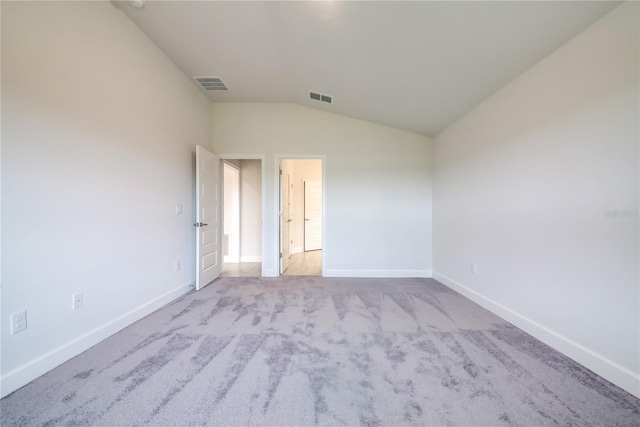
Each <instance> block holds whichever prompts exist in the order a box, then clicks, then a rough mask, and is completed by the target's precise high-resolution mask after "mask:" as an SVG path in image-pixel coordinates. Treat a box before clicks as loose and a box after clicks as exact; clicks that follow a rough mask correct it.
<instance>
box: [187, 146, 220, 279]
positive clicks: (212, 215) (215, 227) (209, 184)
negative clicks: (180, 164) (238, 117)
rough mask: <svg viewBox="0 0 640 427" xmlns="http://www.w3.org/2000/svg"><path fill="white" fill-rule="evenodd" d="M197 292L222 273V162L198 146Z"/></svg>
mask: <svg viewBox="0 0 640 427" xmlns="http://www.w3.org/2000/svg"><path fill="white" fill-rule="evenodd" d="M196 165H197V166H196V188H197V191H196V223H195V224H194V225H195V226H196V230H197V233H196V236H197V237H196V290H198V289H202V288H203V287H205V286H206V285H208V284H209V283H211V282H212V281H214V280H215V279H216V278H217V277H218V276H220V273H221V272H222V262H221V258H222V250H221V242H220V239H221V236H222V221H221V220H220V217H221V215H220V210H221V209H220V208H221V206H220V205H221V203H220V192H221V186H222V185H221V184H222V183H221V181H222V179H221V176H222V173H221V167H220V158H219V157H218V156H216V155H215V154H213V153H212V152H210V151H208V150H207V149H205V148H203V147H201V146H199V145H198V146H196Z"/></svg>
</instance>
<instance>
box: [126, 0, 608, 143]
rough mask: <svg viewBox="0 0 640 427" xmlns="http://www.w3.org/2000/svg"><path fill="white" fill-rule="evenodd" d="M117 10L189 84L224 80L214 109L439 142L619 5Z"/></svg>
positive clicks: (222, 5) (229, 5)
mask: <svg viewBox="0 0 640 427" xmlns="http://www.w3.org/2000/svg"><path fill="white" fill-rule="evenodd" d="M118 4H119V6H120V7H121V8H122V9H123V10H124V11H125V13H127V15H129V16H130V17H131V19H132V20H133V21H134V22H135V23H136V24H137V25H138V26H139V27H140V28H141V29H142V30H143V31H144V32H145V33H146V34H147V35H148V36H149V37H150V38H151V39H152V40H153V41H154V42H155V43H156V44H157V45H158V46H159V47H160V48H161V49H162V50H163V51H164V52H165V53H166V54H167V55H168V56H169V57H170V58H171V59H172V60H173V61H175V63H176V64H177V65H178V66H179V67H180V68H181V69H182V70H183V71H184V72H185V73H186V74H187V75H188V76H191V77H207V76H215V77H220V78H222V80H223V81H224V82H225V83H226V85H227V86H228V88H229V90H228V91H210V92H207V95H208V96H209V97H210V98H211V100H212V101H214V102H293V103H298V104H302V105H306V106H309V107H313V108H318V109H322V110H327V111H331V112H334V113H337V114H343V115H346V116H349V117H354V118H358V119H363V120H367V121H371V122H375V123H380V124H384V125H387V126H392V127H396V128H400V129H405V130H409V131H413V132H417V133H421V134H425V135H435V134H437V133H438V132H440V131H441V130H443V129H444V128H445V127H446V126H447V125H449V124H450V123H452V122H453V121H455V120H456V119H457V118H459V117H460V116H462V115H463V114H464V113H465V112H467V111H468V110H470V109H471V108H473V107H474V106H476V105H478V104H479V103H480V102H482V101H483V100H484V99H486V98H487V97H489V96H490V95H491V94H493V93H494V92H495V91H497V90H498V89H500V88H501V87H503V86H504V85H506V84H507V83H509V82H510V81H511V80H513V79H514V78H515V77H517V76H518V75H520V74H521V73H523V72H524V71H526V70H527V69H528V68H530V67H531V66H532V65H534V64H535V63H536V62H538V61H539V60H541V59H542V58H544V57H545V56H547V55H548V54H550V53H551V52H553V51H554V50H555V49H557V48H558V47H560V46H561V45H562V44H564V43H565V42H566V41H568V40H569V39H570V38H572V37H573V36H575V35H576V34H578V33H579V32H580V31H582V30H583V29H584V28H586V27H587V26H589V25H590V24H591V23H593V22H594V21H596V20H597V19H598V18H600V17H601V16H603V15H604V14H606V13H607V12H609V11H610V10H612V9H613V8H614V7H616V6H617V5H618V4H619V2H608V1H603V2H581V1H567V2H564V1H532V2H524V1H523V2H519V1H518V2H506V1H496V2H490V1H479V2H454V1H450V2H399V1H386V2H367V1H354V2H342V1H314V2H276V1H273V2H212V1H209V2H206V1H205V2H191V1H167V2H160V1H147V2H146V4H145V5H144V6H143V7H142V8H135V7H133V6H132V5H131V4H129V2H128V1H123V2H119V3H118ZM309 91H316V92H320V93H323V94H327V95H331V96H333V103H332V104H327V103H323V102H318V101H314V100H311V99H310V98H309Z"/></svg>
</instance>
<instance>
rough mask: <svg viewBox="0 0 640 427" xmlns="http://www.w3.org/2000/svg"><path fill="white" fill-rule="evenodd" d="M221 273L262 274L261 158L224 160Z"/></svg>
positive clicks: (254, 275) (242, 275) (240, 275)
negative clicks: (222, 258)
mask: <svg viewBox="0 0 640 427" xmlns="http://www.w3.org/2000/svg"><path fill="white" fill-rule="evenodd" d="M223 187H224V191H223V224H224V232H223V238H222V253H223V255H224V264H223V267H222V274H221V276H223V277H224V276H226V277H229V276H233V277H260V276H262V161H261V160H260V159H225V160H224V185H223Z"/></svg>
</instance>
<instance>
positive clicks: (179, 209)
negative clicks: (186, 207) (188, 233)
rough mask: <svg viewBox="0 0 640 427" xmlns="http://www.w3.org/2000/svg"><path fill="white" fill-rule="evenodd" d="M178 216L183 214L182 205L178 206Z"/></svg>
mask: <svg viewBox="0 0 640 427" xmlns="http://www.w3.org/2000/svg"><path fill="white" fill-rule="evenodd" d="M176 214H177V215H180V214H182V205H176Z"/></svg>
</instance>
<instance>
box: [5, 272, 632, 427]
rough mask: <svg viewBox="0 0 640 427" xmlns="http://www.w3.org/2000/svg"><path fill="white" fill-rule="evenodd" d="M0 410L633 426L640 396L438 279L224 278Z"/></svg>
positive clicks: (115, 417) (217, 421)
mask: <svg viewBox="0 0 640 427" xmlns="http://www.w3.org/2000/svg"><path fill="white" fill-rule="evenodd" d="M0 405H1V411H2V413H1V416H0V422H1V424H2V425H3V426H10V425H11V426H14V425H29V426H32V425H47V426H49V425H108V426H115V425H127V426H130V425H145V424H146V425H191V424H198V425H203V424H206V425H220V426H235V425H271V426H283V425H295V426H303V425H349V426H356V425H366V426H375V425H383V426H400V425H420V426H425V425H437V426H444V425H448V426H451V425H454V426H457V425H465V426H469V425H473V426H477V425H491V426H495V425H527V426H531V425H545V426H550V425H563V426H569V425H578V426H614V425H621V426H622V425H636V426H637V425H638V424H639V422H640V400H638V399H636V398H635V397H633V396H631V395H630V394H628V393H626V392H624V391H622V390H620V389H619V388H617V387H616V386H614V385H612V384H611V383H609V382H607V381H605V380H604V379H602V378H600V377H598V376H597V375H595V374H593V373H592V372H590V371H589V370H587V369H585V368H583V367H581V366H580V365H578V364H576V363H574V362H572V361H571V360H569V359H567V358H566V357H564V356H562V355H561V354H559V353H558V352H556V351H554V350H552V349H551V348H549V347H548V346H546V345H544V344H542V343H541V342H539V341H537V340H535V339H534V338H532V337H530V336H529V335H527V334H525V333H524V332H522V331H520V330H519V329H517V328H515V327H513V326H511V325H509V324H508V323H506V322H504V321H503V320H501V319H500V318H498V317H496V316H494V315H492V314H491V313H489V312H487V311H486V310H484V309H482V308H480V307H479V306H477V305H476V304H474V303H472V302H470V301H469V300H467V299H465V298H464V297H462V296H460V295H458V294H456V293H455V292H453V291H451V290H449V289H448V288H446V287H445V286H443V285H441V284H439V283H438V282H436V281H434V280H431V279H329V278H321V277H281V278H277V279H260V278H235V277H227V278H222V279H220V280H218V281H217V282H215V283H214V284H212V285H209V286H208V287H207V288H205V289H204V290H202V291H199V292H191V293H189V294H187V295H185V296H184V297H182V298H180V299H179V300H177V301H175V302H173V303H172V304H170V305H168V306H166V307H164V308H163V309H161V310H159V311H157V312H155V313H153V314H152V315H150V316H148V317H146V318H144V319H142V320H141V321H139V322H137V323H135V324H134V325H132V326H130V327H128V328H126V329H124V330H123V331H121V332H120V333H118V334H116V335H114V336H112V337H110V338H108V339H107V340H105V341H103V342H102V343H100V344H98V345H96V346H95V347H93V348H91V349H90V350H88V351H86V352H85V353H83V354H81V355H79V356H77V357H75V358H74V359H72V360H70V361H69V362H67V363H65V364H63V365H61V366H60V367H58V368H56V369H54V370H53V371H51V372H49V373H47V374H46V375H44V376H43V377H41V378H38V379H37V380H35V381H33V382H32V383H30V384H28V385H26V386H25V387H23V388H21V389H20V390H18V391H16V392H14V393H13V394H11V395H9V396H7V397H6V398H4V399H2V401H0Z"/></svg>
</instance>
